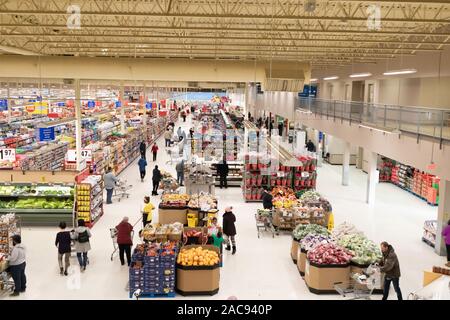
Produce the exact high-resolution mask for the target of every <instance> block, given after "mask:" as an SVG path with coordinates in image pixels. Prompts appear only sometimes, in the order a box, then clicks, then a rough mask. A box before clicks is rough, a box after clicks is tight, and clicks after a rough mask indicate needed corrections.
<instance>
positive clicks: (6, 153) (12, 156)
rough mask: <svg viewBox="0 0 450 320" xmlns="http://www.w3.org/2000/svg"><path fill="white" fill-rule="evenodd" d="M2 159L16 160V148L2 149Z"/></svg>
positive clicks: (0, 155)
mask: <svg viewBox="0 0 450 320" xmlns="http://www.w3.org/2000/svg"><path fill="white" fill-rule="evenodd" d="M0 161H9V162H14V161H16V149H6V148H1V149H0Z"/></svg>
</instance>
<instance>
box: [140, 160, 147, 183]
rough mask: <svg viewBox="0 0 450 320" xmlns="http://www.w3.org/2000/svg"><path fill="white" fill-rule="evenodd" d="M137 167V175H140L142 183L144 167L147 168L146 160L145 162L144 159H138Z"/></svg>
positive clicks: (144, 172)
mask: <svg viewBox="0 0 450 320" xmlns="http://www.w3.org/2000/svg"><path fill="white" fill-rule="evenodd" d="M138 166H139V174H140V175H141V182H144V178H145V174H146V171H145V167H147V160H145V157H142V156H141V158H140V159H139V161H138Z"/></svg>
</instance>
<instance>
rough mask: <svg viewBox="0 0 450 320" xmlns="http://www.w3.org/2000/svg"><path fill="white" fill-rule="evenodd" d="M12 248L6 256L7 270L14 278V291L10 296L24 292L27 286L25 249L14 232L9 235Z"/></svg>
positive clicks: (20, 239)
mask: <svg viewBox="0 0 450 320" xmlns="http://www.w3.org/2000/svg"><path fill="white" fill-rule="evenodd" d="M11 239H12V243H13V248H12V250H11V254H10V255H9V257H8V263H9V267H8V269H7V271H8V272H9V273H11V276H12V278H13V280H14V292H13V293H11V297H17V296H18V295H19V294H20V293H23V292H25V290H26V288H27V277H26V276H25V267H26V262H25V261H26V250H25V247H24V246H23V245H22V238H21V236H20V235H18V234H15V235H13V236H12V237H11Z"/></svg>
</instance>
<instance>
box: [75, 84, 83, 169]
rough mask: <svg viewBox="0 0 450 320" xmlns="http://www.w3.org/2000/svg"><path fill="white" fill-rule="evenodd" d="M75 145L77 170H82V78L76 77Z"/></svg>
mask: <svg viewBox="0 0 450 320" xmlns="http://www.w3.org/2000/svg"><path fill="white" fill-rule="evenodd" d="M75 118H76V120H75V145H76V154H77V170H78V171H80V170H81V148H82V147H83V146H82V144H81V137H82V134H83V133H82V128H81V90H80V79H75Z"/></svg>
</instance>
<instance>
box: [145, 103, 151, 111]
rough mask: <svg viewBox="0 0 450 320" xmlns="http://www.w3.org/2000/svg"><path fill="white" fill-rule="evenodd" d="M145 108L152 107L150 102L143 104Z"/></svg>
mask: <svg viewBox="0 0 450 320" xmlns="http://www.w3.org/2000/svg"><path fill="white" fill-rule="evenodd" d="M145 108H146V109H148V110H151V109H152V103H151V102H147V103H146V104H145Z"/></svg>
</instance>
